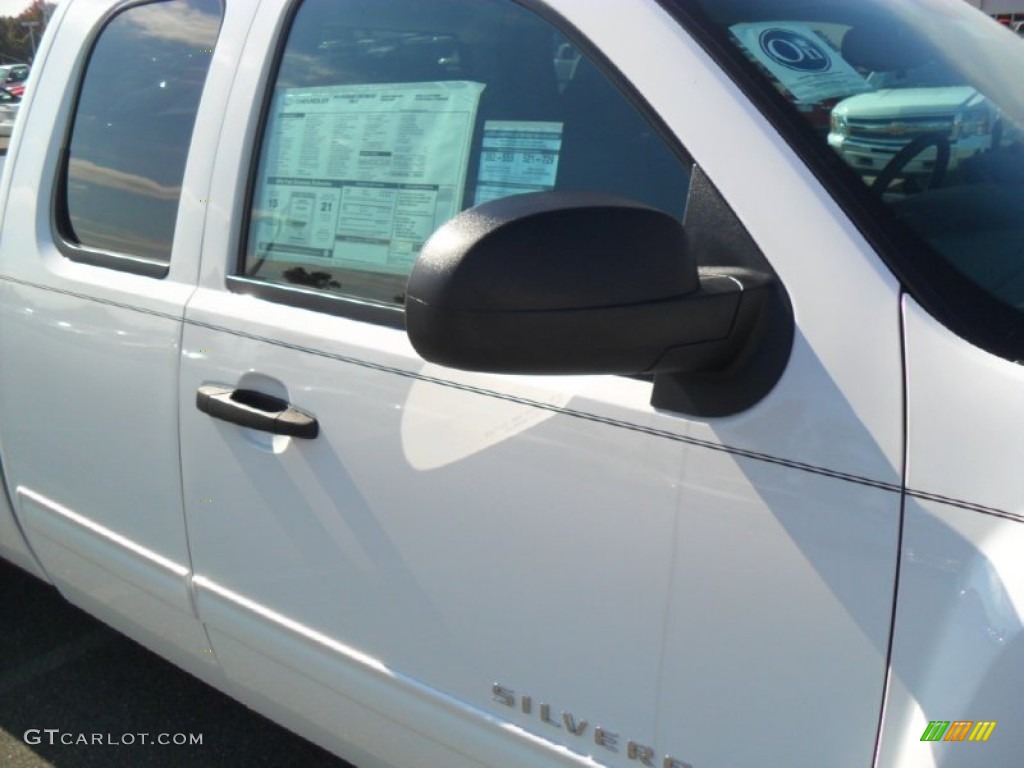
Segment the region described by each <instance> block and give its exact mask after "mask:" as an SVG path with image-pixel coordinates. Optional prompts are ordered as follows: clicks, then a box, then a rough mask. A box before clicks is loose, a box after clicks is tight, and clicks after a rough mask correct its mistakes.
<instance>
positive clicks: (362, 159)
mask: <svg viewBox="0 0 1024 768" xmlns="http://www.w3.org/2000/svg"><path fill="white" fill-rule="evenodd" d="M483 90H484V86H483V85H482V84H481V83H474V82H469V81H456V82H430V83H387V84H375V85H342V86H326V87H316V88H289V89H285V90H283V91H282V92H281V93H279V94H278V95H277V96H276V97H275V102H274V105H273V109H272V113H271V123H270V135H269V136H268V144H267V155H266V158H265V162H264V164H263V168H262V176H261V179H260V185H259V191H258V193H257V200H256V210H255V211H254V214H253V224H254V230H253V232H254V240H253V242H255V251H256V256H257V258H261V259H262V258H272V259H275V260H277V261H294V262H302V263H304V264H309V263H310V262H316V261H320V260H322V261H323V263H324V264H325V265H327V266H337V267H344V268H348V269H363V270H369V271H373V272H386V273H392V274H405V273H407V272H409V270H410V269H411V268H412V265H413V263H414V262H415V260H416V256H417V255H418V254H419V251H420V248H421V247H422V245H423V243H424V241H425V240H426V239H427V238H428V237H429V236H430V235H431V234H432V233H433V231H434V230H435V229H437V227H439V226H440V225H441V224H443V223H444V222H445V221H447V220H448V219H450V218H451V217H452V216H454V215H455V213H456V212H457V211H458V207H459V205H460V204H461V201H462V197H463V193H464V190H465V184H466V169H467V166H468V162H469V150H470V143H471V141H472V138H473V126H474V124H475V122H476V112H477V107H478V106H479V103H480V95H481V93H483Z"/></svg>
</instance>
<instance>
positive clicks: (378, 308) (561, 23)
mask: <svg viewBox="0 0 1024 768" xmlns="http://www.w3.org/2000/svg"><path fill="white" fill-rule="evenodd" d="M424 1H427V0H424ZM505 1H506V2H508V3H511V4H513V5H518V6H520V7H522V8H524V9H526V10H527V11H529V12H531V13H533V14H534V15H535V16H537V17H538V18H539V19H541V20H543V21H545V22H547V23H548V24H550V25H551V26H552V28H553V30H554V31H557V32H558V33H559V34H561V35H563V36H564V37H565V38H566V40H568V41H569V42H570V43H571V44H572V45H573V46H574V47H575V48H576V50H577V51H579V52H580V54H582V55H583V56H586V57H587V58H588V59H589V60H590V61H591V63H592V64H593V65H594V66H595V67H597V68H598V70H600V72H601V73H602V74H603V75H604V76H605V77H607V78H608V80H609V81H610V82H611V83H612V84H613V85H614V86H615V87H616V89H617V90H618V91H619V93H620V95H621V96H622V97H624V98H625V99H627V101H628V102H629V103H630V104H631V105H632V106H633V107H634V108H635V109H636V110H637V112H638V113H639V114H640V116H641V117H642V118H643V119H644V120H646V121H647V123H648V124H649V125H650V126H651V129H652V130H653V131H654V133H655V134H656V135H657V136H658V138H659V139H660V140H661V141H662V143H663V144H664V145H665V147H666V148H667V149H668V150H669V151H670V152H672V153H673V154H674V155H675V156H676V158H677V159H678V160H679V162H680V163H681V164H682V165H683V166H685V167H687V168H688V169H690V171H691V172H692V170H693V168H694V166H695V165H696V162H695V161H694V159H693V157H692V156H691V155H690V153H689V152H688V151H687V150H686V148H685V147H683V145H682V144H681V143H680V141H679V139H678V137H676V135H675V134H674V133H673V132H672V131H671V130H670V129H669V128H668V126H667V125H666V124H665V122H664V121H663V120H662V119H661V116H660V115H658V113H657V112H656V111H655V110H654V109H653V108H652V107H651V105H650V104H649V103H648V102H647V101H646V100H645V99H644V98H643V96H642V95H641V94H640V93H639V91H638V90H637V89H636V87H635V86H633V84H632V83H631V82H629V80H627V79H626V77H625V76H624V75H623V74H622V73H621V72H619V70H618V69H617V68H616V67H615V66H614V65H613V64H612V63H611V61H610V60H609V59H608V57H607V56H605V55H604V54H603V53H602V52H601V51H600V49H599V48H598V47H597V46H596V45H595V44H594V43H592V42H591V41H590V40H589V39H588V38H587V37H586V36H584V35H583V34H582V33H581V32H580V31H579V29H577V28H576V26H575V25H574V24H572V23H571V22H570V21H569V20H567V19H566V18H565V17H564V16H562V15H561V14H560V13H558V12H557V11H555V10H554V9H553V8H551V7H550V6H548V5H546V4H545V3H544V2H543V0H505ZM303 2H304V0H291V4H290V5H289V7H288V11H287V13H285V14H282V16H281V21H280V23H279V25H278V28H277V30H275V35H276V39H275V48H274V55H273V56H272V57H270V59H269V66H268V68H267V69H266V70H265V73H264V82H263V96H262V98H261V99H260V100H259V102H260V103H259V110H260V111H259V118H258V123H257V126H256V132H255V134H254V136H253V141H252V147H251V154H250V156H249V157H250V160H249V169H248V178H247V180H246V184H245V193H244V195H245V196H244V198H243V199H242V201H241V202H242V215H241V218H240V221H239V230H238V231H237V236H238V246H237V253H236V255H235V259H234V264H233V265H232V269H231V271H229V273H228V275H227V277H226V279H225V283H226V287H227V288H228V290H231V291H233V292H236V293H244V294H247V295H250V296H254V297H256V298H260V299H265V300H267V301H272V302H276V303H279V304H285V305H288V306H292V307H297V308H299V309H309V310H313V311H317V312H322V313H325V314H330V315H337V316H340V317H349V318H351V319H354V320H360V321H364V322H370V323H376V324H378V325H383V326H389V327H392V328H397V329H400V330H403V331H404V330H405V309H404V307H402V306H400V305H397V304H396V305H391V304H384V303H382V302H374V301H371V300H369V299H366V298H360V297H358V296H347V295H341V294H332V293H327V292H323V291H316V290H315V289H309V288H306V287H304V286H300V285H290V284H284V283H276V282H271V281H269V280H263V279H260V278H257V277H253V276H250V275H246V274H245V260H246V251H247V250H248V246H249V235H250V232H249V229H250V226H251V222H252V213H253V201H254V200H255V194H256V186H257V184H258V183H259V178H258V175H259V163H260V160H261V156H262V154H263V142H264V139H265V138H266V131H267V128H268V125H269V121H270V107H271V103H272V101H273V96H274V89H275V87H276V85H277V78H278V75H279V74H280V70H281V61H282V60H283V59H284V53H285V48H286V47H287V43H288V37H289V36H290V34H291V31H292V28H293V26H294V22H295V17H296V16H297V15H298V12H299V8H301V6H302V3H303ZM686 194H687V195H688V194H689V193H688V192H687V193H686Z"/></svg>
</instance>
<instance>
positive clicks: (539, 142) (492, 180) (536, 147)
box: [473, 120, 562, 205]
mask: <svg viewBox="0 0 1024 768" xmlns="http://www.w3.org/2000/svg"><path fill="white" fill-rule="evenodd" d="M561 151H562V124H561V123H548V122H526V121H520V120H488V121H487V122H486V123H484V136H483V147H482V149H481V154H480V174H479V177H478V179H477V185H476V198H475V199H474V200H473V204H474V205H480V204H481V203H486V202H487V201H489V200H496V199H498V198H499V197H508V196H509V195H518V194H522V193H523V192H542V191H544V190H548V189H553V188H554V186H555V178H556V177H557V175H558V155H559V153H560V152H561Z"/></svg>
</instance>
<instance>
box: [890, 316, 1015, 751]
mask: <svg viewBox="0 0 1024 768" xmlns="http://www.w3.org/2000/svg"><path fill="white" fill-rule="evenodd" d="M904 312H905V317H906V329H907V330H906V334H907V371H908V380H909V384H910V388H909V402H908V411H909V412H908V424H909V443H908V450H909V452H910V457H911V459H910V462H909V467H908V473H907V485H908V486H909V489H910V490H909V494H908V495H909V498H908V502H907V514H906V522H905V524H904V533H903V552H902V559H901V568H900V597H899V601H898V604H897V613H896V625H895V639H894V645H893V656H892V673H891V675H892V680H891V689H890V692H889V696H888V703H887V706H886V718H885V723H884V727H883V738H882V748H881V753H880V760H879V765H880V766H883V767H884V768H888V767H889V766H893V767H894V768H895V766H903V765H920V766H936V767H937V768H957V767H958V766H964V768H970V767H971V766H976V765H992V766H1014V765H1019V763H1020V755H1021V738H1020V736H1019V734H1018V732H1017V731H1015V730H1013V729H1014V728H1015V724H1016V723H1017V722H1019V721H1020V719H1021V717H1022V716H1024V699H1022V698H1021V696H1020V687H1019V681H1020V680H1021V678H1022V676H1024V653H1022V649H1024V645H1022V643H1024V627H1022V623H1021V616H1022V615H1024V569H1022V565H1021V562H1022V561H1021V556H1020V553H1021V547H1022V546H1024V502H1022V496H1021V493H1020V489H1021V483H1020V480H1019V477H1020V465H1021V462H1022V461H1024V441H1022V440H1021V438H1020V434H1019V432H1018V431H1017V429H1016V428H1015V425H1017V424H1019V423H1021V420H1022V419H1024V405H1022V402H1021V398H1020V396H1019V393H1020V391H1021V388H1022V387H1024V371H1022V369H1021V367H1020V366H1019V365H1014V364H1012V363H1009V362H1007V361H1005V360H1000V359H998V358H995V357H993V356H991V355H988V354H986V353H984V352H981V351H980V350H977V349H974V348H973V347H971V346H969V345H967V344H965V343H964V342H963V341H961V340H960V339H958V338H957V337H956V336H954V335H953V334H951V333H950V332H949V331H947V330H946V329H945V328H943V327H942V326H940V325H939V324H938V323H936V322H935V321H934V320H933V319H932V318H930V317H928V316H927V315H926V314H925V313H924V312H922V311H921V309H920V307H918V306H917V304H916V303H915V302H914V301H912V300H910V299H907V300H906V305H905V308H904ZM932 720H940V721H947V720H948V721H996V722H997V723H999V725H998V726H997V727H996V728H995V730H994V732H993V734H992V736H991V738H990V739H989V741H987V742H985V743H981V744H978V743H972V744H959V743H947V742H944V741H941V742H936V743H928V742H922V741H921V735H922V733H924V730H925V727H926V725H927V724H928V722H929V721H932Z"/></svg>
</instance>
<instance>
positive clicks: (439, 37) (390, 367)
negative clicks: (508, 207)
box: [179, 0, 902, 768]
mask: <svg viewBox="0 0 1024 768" xmlns="http://www.w3.org/2000/svg"><path fill="white" fill-rule="evenodd" d="M524 5H528V6H529V7H530V10H528V9H527V8H525V7H524ZM263 7H264V8H265V9H266V10H267V13H266V14H265V15H264V14H262V13H261V18H259V19H257V21H256V23H255V25H254V27H253V29H252V32H251V34H250V37H249V40H248V44H247V48H246V50H245V51H244V52H243V55H242V66H241V67H240V70H239V77H238V79H237V81H236V82H235V84H234V88H233V90H232V96H231V102H230V105H229V113H230V114H232V115H233V116H235V119H233V120H232V121H231V122H230V123H228V124H226V125H225V127H224V132H223V134H222V136H221V141H220V145H219V147H220V148H219V152H218V157H217V166H216V172H215V178H214V184H213V186H212V188H211V191H210V197H211V199H212V200H213V201H214V204H213V205H212V207H211V209H210V212H209V219H208V226H207V227H206V230H205V234H204V238H203V246H202V253H203V256H202V258H203V262H202V271H201V275H200V284H199V288H198V290H197V292H196V294H195V295H194V297H193V298H192V299H191V300H190V302H189V305H188V307H187V311H186V318H185V329H184V336H183V342H182V344H183V347H182V353H183V357H182V360H183V363H182V371H181V384H180V395H179V397H180V400H179V402H180V411H181V439H182V457H183V483H184V489H185V498H184V502H185V507H186V514H187V520H188V530H189V537H190V541H191V544H192V555H193V564H194V568H195V582H194V583H195V594H196V598H197V606H198V611H199V614H200V616H201V618H202V619H203V621H204V622H205V623H206V625H207V627H208V628H209V632H210V636H211V639H212V643H213V647H214V650H215V651H216V653H217V656H218V658H219V659H220V661H221V662H222V663H223V664H224V666H225V669H226V671H227V674H228V675H229V676H230V677H231V678H232V680H233V682H234V684H235V685H236V686H238V688H239V689H241V690H244V691H248V695H249V697H250V700H251V701H253V702H256V703H257V704H260V705H262V706H265V707H267V708H271V709H273V710H274V711H275V712H276V713H278V714H279V716H281V717H284V718H286V719H289V720H290V721H291V722H293V723H295V725H296V727H299V728H303V729H304V732H306V733H307V734H311V735H314V736H315V737H316V738H318V739H319V740H320V741H322V742H323V743H325V744H328V745H330V746H333V747H334V748H337V749H345V748H346V747H345V746H344V744H345V743H348V744H352V743H355V744H356V745H357V750H356V751H349V752H347V754H349V755H352V756H353V759H354V760H355V762H357V763H358V762H359V761H360V758H366V759H367V762H373V760H371V759H370V758H373V759H377V760H383V761H386V762H387V763H389V764H396V765H407V766H412V765H480V764H486V765H508V766H513V765H583V764H592V763H589V762H587V760H588V759H592V760H596V761H597V762H598V763H600V764H607V765H616V766H635V765H648V766H650V765H654V764H657V765H659V766H668V768H672V767H673V766H679V765H684V764H693V765H696V766H700V767H701V768H709V767H710V766H723V765H754V764H758V763H760V762H763V755H765V754H767V755H771V758H770V759H771V761H772V762H773V763H777V764H779V765H830V766H859V767H861V768H862V767H863V766H865V765H868V764H870V762H871V760H872V755H873V751H874V747H875V737H876V734H877V728H878V722H879V717H880V707H881V702H882V697H883V690H884V684H885V678H886V662H887V647H888V636H889V626H890V620H891V611H892V598H893V580H894V574H895V559H896V547H897V536H898V530H899V509H900V493H899V490H900V478H901V469H902V467H901V457H902V442H901V435H902V416H901V407H902V404H901V360H900V347H899V333H898V329H899V324H898V323H899V305H898V297H899V292H898V286H897V285H896V283H895V281H894V280H893V279H892V278H891V277H890V276H889V274H888V273H887V272H886V271H885V270H884V269H881V268H879V267H878V265H877V264H876V263H875V259H874V255H873V253H872V252H871V251H870V249H869V248H868V247H867V245H866V244H865V243H864V242H863V240H862V239H861V238H860V236H859V235H858V234H857V233H856V232H855V231H854V230H853V229H852V228H851V227H850V226H849V225H848V224H843V223H842V221H841V220H840V219H839V218H837V216H836V212H835V211H836V209H835V205H834V204H833V203H832V201H831V200H830V198H829V197H828V196H827V195H826V194H825V193H824V192H823V191H822V190H821V189H820V187H819V186H818V184H817V182H816V181H815V180H814V178H813V177H812V176H811V175H810V174H809V173H808V172H807V170H806V168H804V166H802V165H801V164H800V163H799V162H797V161H795V159H794V158H793V157H792V155H791V154H790V153H789V151H788V150H787V149H786V148H785V147H784V146H783V145H782V144H781V143H780V142H779V140H778V138H777V137H776V136H775V134H774V133H773V132H771V130H770V129H769V127H768V126H767V124H766V123H765V121H764V120H763V118H761V117H760V116H758V115H757V114H756V113H754V112H753V111H752V110H751V109H750V107H749V104H747V103H746V102H745V101H744V100H743V99H742V97H741V96H739V94H738V92H737V91H736V90H735V89H734V88H733V87H732V86H731V85H729V84H728V83H727V82H726V81H725V79H724V78H723V77H722V75H721V72H720V71H719V70H718V69H717V68H716V67H715V66H714V65H713V64H712V63H710V61H709V60H708V58H707V57H706V55H705V54H704V53H703V52H702V50H701V49H700V48H699V46H698V45H697V44H696V43H695V42H694V41H693V40H691V39H690V38H689V37H688V36H687V35H685V34H684V33H683V32H682V31H681V30H680V28H679V27H678V26H677V25H676V23H675V22H674V21H673V20H672V19H671V18H670V17H669V16H668V15H667V14H666V13H664V12H663V11H662V10H661V9H660V8H659V7H658V6H657V5H656V4H655V3H650V2H641V1H640V0H628V1H626V0H624V1H623V2H617V3H606V4H602V7H601V12H600V13H593V10H592V3H591V2H590V1H589V0H585V1H584V0H558V1H557V2H549V3H533V2H531V3H528V4H520V3H514V2H510V1H506V0H493V1H492V2H456V1H455V0H415V1H414V0H372V2H370V1H368V0H367V1H362V0H345V2H336V1H335V0H330V1H328V0H304V2H301V3H289V2H285V0H273V1H272V2H266V3H264V6H263ZM279 14H280V15H281V18H284V19H285V20H286V21H285V22H284V23H283V24H281V23H279V21H278V18H277V16H278V15H279ZM627 28H628V29H629V30H630V32H629V34H628V35H627V34H625V33H623V31H622V30H624V29H627ZM637 40H643V41H644V44H643V45H642V46H638V45H636V42H635V41H637ZM566 44H571V46H573V47H574V48H575V49H576V50H579V51H580V52H581V58H580V60H579V61H578V62H577V63H576V64H575V66H574V67H564V66H556V62H557V60H559V59H560V57H563V58H564V56H565V51H566V50H569V49H567V48H565V47H564V46H565V45H566ZM667 62H671V64H668V63H667ZM253 94H257V98H255V99H253ZM547 189H565V190H589V191H595V192H605V193H611V194H618V195H621V196H626V197H629V198H633V199H637V200H640V201H642V202H645V203H648V204H650V205H653V206H655V207H658V208H661V209H664V210H667V211H669V212H671V213H672V214H673V215H675V216H677V217H682V216H683V215H684V212H685V215H686V217H687V222H688V226H689V225H690V224H692V225H693V226H703V227H705V228H707V227H708V226H710V223H709V221H708V220H707V219H706V218H702V217H704V216H705V215H706V214H708V209H705V208H704V206H703V203H705V202H708V201H712V202H714V201H717V202H714V205H712V206H711V207H712V208H713V209H714V210H716V211H718V212H719V213H722V212H723V211H724V214H723V215H724V216H725V218H720V219H717V222H718V223H719V224H723V222H727V226H726V227H725V229H724V230H723V231H725V232H728V233H730V237H732V236H735V238H736V242H739V241H743V242H752V243H754V244H755V248H756V250H757V251H758V253H759V258H763V259H765V260H766V263H768V264H770V267H771V268H772V269H773V270H774V272H775V274H776V275H777V276H778V279H779V280H780V281H781V283H782V285H784V287H785V291H786V292H787V294H788V296H789V300H790V302H791V304H792V316H793V318H795V321H794V322H795V330H794V333H793V337H792V339H791V342H789V349H788V351H789V355H788V363H787V364H786V366H785V370H784V372H783V373H782V375H781V377H780V378H779V380H778V381H777V383H776V384H775V386H774V388H772V390H771V391H770V392H769V393H768V394H767V395H766V396H765V397H763V398H762V399H760V400H759V401H758V402H757V403H756V404H754V405H750V406H749V407H745V408H743V409H741V410H739V411H737V412H734V413H731V414H729V415H719V416H692V415H689V416H688V415H684V414H682V413H680V412H678V411H674V410H671V409H665V408H655V407H652V405H651V397H652V383H651V382H650V381H649V380H645V379H643V378H636V377H619V376H603V375H601V376H565V377H554V378H551V377H547V378H545V377H529V376H499V375H488V374H471V373H465V372H460V371H456V370H453V369H449V368H445V367H442V366H438V365H431V364H426V363H425V362H424V361H423V360H422V359H421V358H419V357H418V356H417V355H416V354H415V352H414V351H413V349H412V347H411V346H410V344H409V341H408V339H407V337H406V335H405V333H404V331H403V328H402V326H403V309H402V305H403V301H404V280H405V276H406V275H407V274H408V271H409V269H410V268H411V265H412V263H413V261H414V260H415V258H416V255H417V254H418V252H419V249H420V247H421V246H422V243H423V241H424V240H425V239H426V238H427V237H429V235H430V233H431V232H432V231H433V230H434V229H435V228H436V227H437V226H438V225H440V224H441V223H443V222H444V221H445V220H446V219H448V218H450V217H451V216H452V215H454V214H455V213H456V212H457V211H458V210H460V209H461V208H464V207H469V206H472V205H475V204H478V203H481V202H484V201H486V200H489V199H494V198H495V197H501V196H505V195H510V194H515V193H518V192H529V191H540V190H547ZM698 194H699V197H698V198H694V195H698ZM695 199H696V200H697V202H700V203H702V204H701V205H698V204H696V203H694V200H695ZM777 201H782V202H781V203H779V204H776V202H777ZM689 203H694V204H693V205H692V207H689V206H688V204H689ZM712 228H713V227H712ZM737 247H739V246H737ZM726 251H728V248H726ZM630 257H631V258H635V259H643V258H644V254H642V253H637V254H631V255H630ZM569 268H575V269H579V270H580V272H579V279H581V280H584V279H586V271H585V265H577V266H575V267H569V266H567V269H569ZM866 372H869V373H866ZM285 422H287V424H285ZM261 690H263V691H266V690H273V691H274V701H273V702H270V701H268V700H267V699H266V697H265V696H263V695H262V694H260V693H259V691H261ZM357 702H358V703H357Z"/></svg>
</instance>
